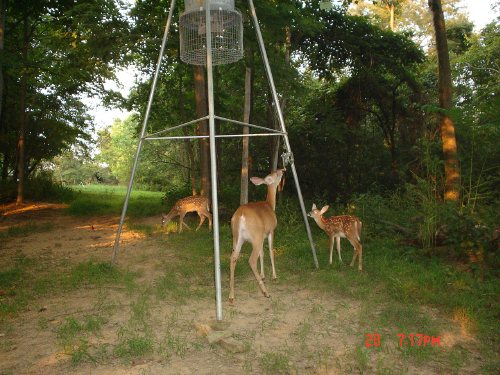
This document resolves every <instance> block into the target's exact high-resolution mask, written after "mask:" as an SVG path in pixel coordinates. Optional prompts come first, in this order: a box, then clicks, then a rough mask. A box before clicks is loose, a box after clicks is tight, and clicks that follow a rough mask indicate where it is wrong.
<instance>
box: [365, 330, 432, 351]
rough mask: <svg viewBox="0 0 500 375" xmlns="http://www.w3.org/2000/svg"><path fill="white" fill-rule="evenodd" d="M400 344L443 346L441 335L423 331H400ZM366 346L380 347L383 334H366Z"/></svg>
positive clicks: (401, 345)
mask: <svg viewBox="0 0 500 375" xmlns="http://www.w3.org/2000/svg"><path fill="white" fill-rule="evenodd" d="M397 336H398V337H399V346H400V347H403V346H432V347H434V346H441V336H437V337H436V336H430V335H424V334H423V333H410V334H408V335H405V334H404V333H398V334H397ZM365 338H366V339H365V346H366V347H367V348H368V347H379V346H380V344H381V342H382V336H381V335H380V334H378V333H367V334H366V335H365Z"/></svg>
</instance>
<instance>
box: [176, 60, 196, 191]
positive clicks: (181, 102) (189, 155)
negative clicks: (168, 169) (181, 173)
mask: <svg viewBox="0 0 500 375" xmlns="http://www.w3.org/2000/svg"><path fill="white" fill-rule="evenodd" d="M182 73H183V70H182V69H179V113H180V117H181V122H184V121H185V120H186V115H185V113H184V112H185V111H184V95H183V88H184V85H183V80H182ZM182 131H183V134H184V135H185V136H187V135H189V134H188V133H189V132H188V129H187V127H186V126H184V127H183V128H182ZM184 148H185V150H186V155H187V159H188V175H189V176H188V177H189V180H190V182H191V195H196V194H197V191H196V176H195V173H194V152H193V145H192V144H191V141H190V140H189V139H186V140H184Z"/></svg>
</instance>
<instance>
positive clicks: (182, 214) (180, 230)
mask: <svg viewBox="0 0 500 375" xmlns="http://www.w3.org/2000/svg"><path fill="white" fill-rule="evenodd" d="M185 215H186V214H184V213H181V214H179V233H182V226H183V225H184V216H185Z"/></svg>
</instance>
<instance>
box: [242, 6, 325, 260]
mask: <svg viewBox="0 0 500 375" xmlns="http://www.w3.org/2000/svg"><path fill="white" fill-rule="evenodd" d="M248 3H249V5H250V13H252V18H253V24H254V27H255V32H256V33H257V39H258V40H259V46H260V52H261V54H262V59H263V60H264V65H265V67H266V73H267V79H268V80H269V85H270V86H271V92H272V94H273V100H274V105H275V107H276V111H277V112H278V119H279V123H280V126H281V131H282V132H284V133H286V128H285V121H284V119H283V113H282V112H281V107H280V103H279V101H278V94H277V93H276V87H275V86H274V80H273V74H272V73H271V67H270V66H269V60H268V58H267V53H266V48H265V46H264V40H263V39H262V33H261V32H260V26H259V20H258V19H257V14H256V12H255V7H254V5H253V1H252V0H248ZM283 137H284V138H285V146H286V149H287V151H288V152H291V151H292V149H291V147H290V142H289V140H288V135H287V134H285V135H284V136H283ZM290 166H291V168H292V174H293V178H294V180H295V187H296V189H297V195H298V197H299V202H300V208H301V210H302V216H303V217H304V224H305V226H306V231H307V236H308V237H309V243H310V244H311V252H312V255H313V259H314V265H315V266H316V268H319V265H318V258H317V257H316V249H315V247H314V242H313V238H312V234H311V228H310V227H309V221H308V220H307V213H306V208H305V206H304V200H303V198H302V191H301V190H300V185H299V177H298V176H297V170H296V169H295V164H294V162H293V160H292V161H291V163H290Z"/></svg>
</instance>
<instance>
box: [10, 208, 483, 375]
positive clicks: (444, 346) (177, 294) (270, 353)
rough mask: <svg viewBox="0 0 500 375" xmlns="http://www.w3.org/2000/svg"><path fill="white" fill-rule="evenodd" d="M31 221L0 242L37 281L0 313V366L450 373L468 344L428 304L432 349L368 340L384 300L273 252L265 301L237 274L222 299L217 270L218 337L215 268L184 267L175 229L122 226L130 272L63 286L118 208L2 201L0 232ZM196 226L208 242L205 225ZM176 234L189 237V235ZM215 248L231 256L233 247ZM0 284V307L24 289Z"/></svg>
mask: <svg viewBox="0 0 500 375" xmlns="http://www.w3.org/2000/svg"><path fill="white" fill-rule="evenodd" d="M158 221H159V219H158V218H156V217H155V218H146V219H141V220H139V221H138V222H136V223H134V225H135V226H137V227H139V226H140V227H149V228H152V229H153V231H155V230H157V228H156V226H157V224H158ZM28 223H34V224H35V225H34V226H33V228H34V229H33V230H28V231H26V232H21V233H19V234H16V235H12V236H7V237H6V239H3V240H2V243H1V244H0V271H7V270H10V269H18V268H20V267H21V266H20V265H22V267H24V268H23V269H25V270H26V271H25V273H23V277H25V278H26V277H31V278H32V280H33V281H32V283H31V282H30V283H29V284H32V286H33V291H32V292H31V293H30V294H29V295H27V296H26V298H25V299H24V300H25V305H23V308H22V309H19V311H18V312H16V313H11V314H4V315H2V316H3V318H2V320H1V321H0V374H37V375H42V374H47V375H49V374H50V375H62V374H101V375H102V374H114V375H121V374H240V373H241V374H262V373H269V374H278V373H281V374H288V373H291V374H353V373H381V374H382V373H385V374H401V373H407V374H437V373H446V374H448V373H453V372H455V371H452V370H450V368H452V367H451V366H452V365H453V363H451V361H452V360H451V359H450V355H449V353H452V351H453V349H454V348H456V347H457V346H460V345H462V346H466V347H468V348H470V347H474V346H475V344H474V343H475V341H474V340H475V339H474V337H472V336H470V335H469V334H468V333H467V332H464V330H463V327H462V326H461V323H460V322H459V321H453V320H449V321H446V323H445V324H443V323H442V321H443V319H444V318H443V317H440V316H439V313H438V312H436V314H435V315H436V317H435V319H436V321H439V322H441V323H440V327H443V329H442V330H441V331H440V332H439V333H440V334H441V346H440V347H439V348H416V349H415V350H420V351H421V352H422V354H417V355H413V356H410V357H408V356H407V353H406V352H405V351H404V350H402V349H401V348H399V343H398V338H397V337H395V336H394V335H393V332H392V331H391V332H389V331H385V330H381V331H380V332H378V333H380V334H381V335H382V336H383V337H384V338H385V340H384V341H383V345H381V347H379V348H366V347H365V339H366V333H369V332H373V331H370V330H369V329H370V327H372V326H370V325H369V323H367V322H370V321H374V319H377V316H378V315H379V314H380V312H381V311H383V309H384V306H382V305H381V306H373V305H372V304H370V305H369V306H367V304H366V303H365V302H364V301H359V300H354V299H348V298H345V297H343V296H342V295H340V294H337V293H336V291H335V290H334V288H332V290H329V291H324V292H320V291H316V290H310V289H309V288H307V284H303V283H302V284H301V283H298V282H296V281H295V280H294V279H293V277H284V278H280V271H279V258H278V260H277V271H278V280H277V281H276V282H270V281H267V283H268V285H269V289H270V293H271V298H270V299H266V298H264V297H263V296H262V295H261V294H260V291H259V290H258V286H257V285H256V283H255V280H254V279H253V277H252V276H251V274H250V273H244V274H243V271H242V272H240V274H239V275H238V274H237V276H236V279H237V280H236V285H237V286H236V288H237V291H236V302H235V304H234V306H231V305H229V303H228V302H226V299H227V291H228V277H227V270H226V269H224V267H223V299H224V301H225V302H224V304H223V309H224V320H225V322H227V326H226V327H225V330H224V331H221V332H222V333H221V335H222V336H224V338H223V339H222V341H219V342H218V343H217V340H216V339H215V338H214V337H217V327H215V328H213V330H212V332H211V333H210V334H209V336H208V337H207V336H206V332H204V328H203V327H207V326H210V324H212V322H214V319H215V311H214V310H215V302H214V291H213V282H212V278H213V265H211V263H210V262H209V257H205V258H203V259H202V260H201V264H205V265H206V267H205V268H203V269H200V268H199V267H198V266H197V265H198V264H200V263H197V265H195V266H194V267H191V268H186V267H185V266H184V265H183V264H182V262H184V261H185V259H190V257H196V256H197V255H196V254H197V253H196V252H191V253H188V251H187V249H186V251H183V250H184V249H183V247H180V246H179V244H178V242H174V243H172V244H171V243H170V241H169V239H168V237H169V236H179V235H178V234H168V235H167V234H165V233H153V234H149V235H148V234H145V232H144V231H139V230H137V231H134V230H130V229H126V230H125V231H124V233H123V235H122V245H121V247H120V252H119V255H118V262H117V268H118V270H119V271H120V272H122V273H123V274H126V275H133V277H132V279H133V281H131V279H127V277H125V278H123V279H120V278H119V277H118V276H116V278H115V279H112V280H111V282H109V280H108V282H103V283H100V282H95V283H92V282H87V281H85V279H84V278H81V279H79V278H77V277H76V276H75V278H74V279H71V280H73V281H74V280H77V281H75V283H76V284H71V283H66V281H64V282H61V280H66V279H62V278H61V275H64V274H67V273H68V274H74V272H75V271H74V270H75V267H76V269H77V270H78V265H79V264H87V266H88V265H89V264H90V263H89V262H92V264H97V265H99V264H102V263H103V262H109V261H110V260H111V256H112V251H113V250H112V246H113V242H114V238H115V233H116V229H117V225H118V217H91V218H88V217H86V218H77V217H71V216H68V215H66V214H65V213H64V206H60V205H50V204H47V205H41V204H39V205H32V209H29V208H26V209H24V210H18V211H14V210H12V208H11V207H10V208H9V207H3V216H2V218H1V221H0V233H2V232H6V231H8V230H9V228H13V227H22V226H25V225H27V224H28ZM134 225H132V228H133V227H134ZM37 228H38V229H37ZM200 232H201V233H202V234H201V236H204V237H206V238H209V239H211V235H210V233H209V232H208V231H207V229H206V228H203V229H202V230H201V231H200ZM200 232H198V233H200ZM182 235H183V236H185V237H182V238H185V239H186V241H185V243H184V246H189V242H188V241H187V240H188V239H189V238H190V236H192V235H194V232H193V231H187V233H185V234H184V233H183V234H182ZM198 235H200V234H198ZM178 238H180V237H178ZM247 252H248V251H247ZM209 253H210V252H208V254H209ZM193 254H194V255H193ZM205 254H206V251H205ZM222 255H223V257H224V260H226V261H227V258H228V256H229V254H228V253H227V252H225V253H224V254H222ZM323 255H324V254H323ZM200 257H201V255H200ZM200 259H201V258H200ZM266 262H267V259H266ZM88 267H91V266H88ZM92 267H93V266H92ZM245 267H248V265H247V264H246V259H242V260H240V263H239V268H245ZM90 269H91V270H92V272H94V271H95V269H94V268H90ZM110 270H111V268H110ZM330 271H331V272H335V270H333V269H332V270H330ZM92 272H90V273H89V274H90V276H89V277H92V275H93V274H92ZM96 272H97V271H96ZM311 272H314V271H312V270H311ZM77 275H78V274H77ZM40 279H43V280H45V281H47V282H48V284H50V283H51V282H54V283H57V282H61V285H48V284H43V283H40ZM117 280H118V281H117ZM73 281H72V282H73ZM78 283H79V284H78ZM75 285H76V286H75ZM1 292H2V294H1V295H0V302H2V303H3V304H5V305H7V306H8V305H9V304H10V303H11V302H12V300H13V299H14V298H20V295H21V293H22V292H21V291H20V290H18V287H17V284H15V283H14V284H13V286H12V287H11V288H9V289H5V290H2V291H1ZM212 326H213V324H212ZM444 328H446V329H444ZM384 334H385V336H384ZM393 336H394V337H393ZM209 339H210V340H212V339H213V340H214V341H215V342H214V343H210V342H209ZM470 353H471V355H468V356H467V360H466V361H465V363H464V364H462V365H461V366H460V370H459V371H456V373H460V374H477V373H480V366H481V361H482V358H481V355H480V354H479V353H473V352H470Z"/></svg>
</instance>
